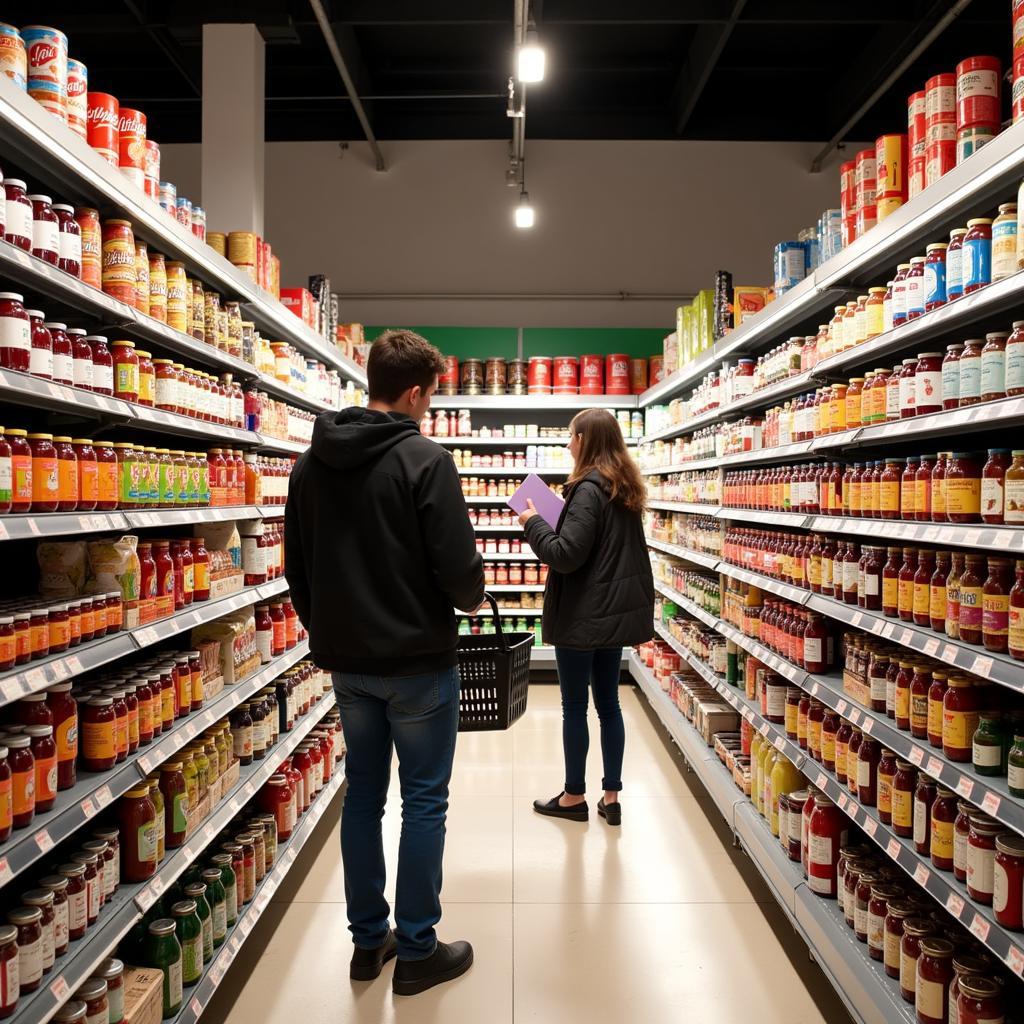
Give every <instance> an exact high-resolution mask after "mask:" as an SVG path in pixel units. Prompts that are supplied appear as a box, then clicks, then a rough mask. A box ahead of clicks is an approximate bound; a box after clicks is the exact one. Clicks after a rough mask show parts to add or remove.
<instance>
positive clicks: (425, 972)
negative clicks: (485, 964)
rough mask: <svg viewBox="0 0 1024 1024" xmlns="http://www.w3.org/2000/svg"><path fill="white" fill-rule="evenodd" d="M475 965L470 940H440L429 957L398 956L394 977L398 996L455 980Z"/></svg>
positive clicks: (395, 990) (393, 984) (410, 994)
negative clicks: (420, 958) (405, 957)
mask: <svg viewBox="0 0 1024 1024" xmlns="http://www.w3.org/2000/svg"><path fill="white" fill-rule="evenodd" d="M472 966H473V947H472V946H471V945H470V944H469V943H468V942H453V943H451V944H450V945H449V944H448V943H446V942H439V943H438V944H437V948H436V949H435V950H434V952H433V953H431V954H430V956H428V957H427V958H426V960H399V961H398V963H396V964H395V975H394V977H393V978H392V979H391V991H392V992H394V993H395V995H397V996H414V995H416V994H417V993H418V992H426V990H427V989H428V988H433V987H434V986H435V985H442V984H444V982H446V981H454V980H455V979H456V978H458V977H460V976H461V975H463V974H465V973H466V971H468V970H469V969H470V967H472Z"/></svg>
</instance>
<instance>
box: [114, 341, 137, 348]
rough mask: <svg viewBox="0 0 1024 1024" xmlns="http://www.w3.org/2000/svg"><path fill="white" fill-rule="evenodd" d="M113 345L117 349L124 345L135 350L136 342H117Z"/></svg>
mask: <svg viewBox="0 0 1024 1024" xmlns="http://www.w3.org/2000/svg"><path fill="white" fill-rule="evenodd" d="M113 344H114V345H115V347H116V346H117V345H124V346H126V347H127V348H135V342H134V341H123V340H121V341H115V342H113Z"/></svg>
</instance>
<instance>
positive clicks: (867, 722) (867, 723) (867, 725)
mask: <svg viewBox="0 0 1024 1024" xmlns="http://www.w3.org/2000/svg"><path fill="white" fill-rule="evenodd" d="M874 727H875V720H874V719H873V718H869V717H868V716H867V715H865V716H864V724H863V725H862V726H861V728H862V729H863V730H864V731H865V732H866V733H867V734H868V735H869V736H870V735H871V730H872V729H873V728H874Z"/></svg>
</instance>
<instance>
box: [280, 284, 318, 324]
mask: <svg viewBox="0 0 1024 1024" xmlns="http://www.w3.org/2000/svg"><path fill="white" fill-rule="evenodd" d="M280 298H281V303H282V304H283V305H284V306H285V307H287V308H288V309H290V310H291V311H292V312H293V313H294V314H295V315H296V316H297V317H298V318H299V319H300V320H301V321H302V322H303V323H304V324H307V325H308V326H310V327H315V326H316V321H315V318H314V314H313V296H312V294H310V291H309V289H308V288H282V289H281V296H280Z"/></svg>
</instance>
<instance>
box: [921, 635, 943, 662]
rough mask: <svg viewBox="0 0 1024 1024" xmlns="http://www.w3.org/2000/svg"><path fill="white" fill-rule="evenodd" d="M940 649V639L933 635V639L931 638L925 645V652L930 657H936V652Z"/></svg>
mask: <svg viewBox="0 0 1024 1024" xmlns="http://www.w3.org/2000/svg"><path fill="white" fill-rule="evenodd" d="M938 650H939V641H938V640H936V639H935V637H932V638H931V640H929V641H928V642H927V643H926V644H925V645H924V653H925V654H927V655H928V657H929V658H934V657H935V655H936V653H937V652H938Z"/></svg>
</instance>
